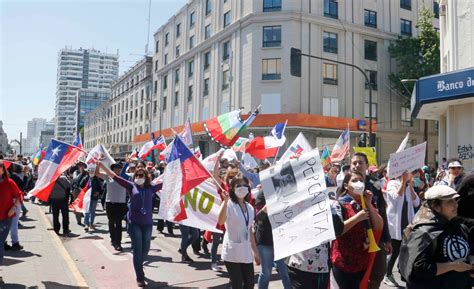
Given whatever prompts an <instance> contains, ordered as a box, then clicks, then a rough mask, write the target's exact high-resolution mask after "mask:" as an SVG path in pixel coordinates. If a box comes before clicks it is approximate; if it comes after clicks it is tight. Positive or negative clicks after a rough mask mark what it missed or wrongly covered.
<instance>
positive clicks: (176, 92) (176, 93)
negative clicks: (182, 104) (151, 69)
mask: <svg viewBox="0 0 474 289" xmlns="http://www.w3.org/2000/svg"><path fill="white" fill-rule="evenodd" d="M178 104H179V91H175V92H174V106H178Z"/></svg>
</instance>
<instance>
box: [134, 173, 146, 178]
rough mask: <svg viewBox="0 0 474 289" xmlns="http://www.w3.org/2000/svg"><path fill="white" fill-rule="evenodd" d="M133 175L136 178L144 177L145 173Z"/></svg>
mask: <svg viewBox="0 0 474 289" xmlns="http://www.w3.org/2000/svg"><path fill="white" fill-rule="evenodd" d="M135 177H136V178H144V177H145V175H144V174H136V175H135Z"/></svg>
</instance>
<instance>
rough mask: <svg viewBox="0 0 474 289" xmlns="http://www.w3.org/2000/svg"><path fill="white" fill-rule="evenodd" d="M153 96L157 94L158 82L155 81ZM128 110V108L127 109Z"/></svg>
mask: <svg viewBox="0 0 474 289" xmlns="http://www.w3.org/2000/svg"><path fill="white" fill-rule="evenodd" d="M154 92H155V94H157V93H158V80H155V89H154ZM132 103H133V102H132ZM127 109H128V107H127Z"/></svg>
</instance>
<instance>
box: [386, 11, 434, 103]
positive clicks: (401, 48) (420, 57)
mask: <svg viewBox="0 0 474 289" xmlns="http://www.w3.org/2000/svg"><path fill="white" fill-rule="evenodd" d="M433 17H434V14H433V12H432V11H431V10H430V9H428V8H423V9H422V10H421V11H420V17H419V19H418V25H417V27H418V29H419V33H418V37H403V36H400V37H399V38H398V39H397V40H395V41H393V42H392V43H391V44H390V46H389V48H388V51H389V53H390V56H391V57H392V58H395V60H396V62H397V71H396V72H395V73H392V74H390V75H389V79H390V83H391V84H392V88H394V89H395V90H396V91H397V92H398V93H399V94H400V95H402V96H403V99H402V102H403V103H404V104H407V103H409V100H410V97H411V91H412V90H413V87H414V85H415V83H414V82H406V83H402V82H401V80H402V79H419V78H420V77H423V76H428V75H432V74H437V73H439V72H440V52H439V33H438V32H437V31H436V30H435V29H434V27H433V24H432V22H433Z"/></svg>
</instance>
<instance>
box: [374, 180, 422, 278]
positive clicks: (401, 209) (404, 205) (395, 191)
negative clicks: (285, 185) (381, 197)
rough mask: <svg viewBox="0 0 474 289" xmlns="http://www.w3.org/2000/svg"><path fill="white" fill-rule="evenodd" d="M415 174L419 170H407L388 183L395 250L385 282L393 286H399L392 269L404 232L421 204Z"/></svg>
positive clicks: (389, 214)
mask: <svg viewBox="0 0 474 289" xmlns="http://www.w3.org/2000/svg"><path fill="white" fill-rule="evenodd" d="M414 175H417V171H413V172H411V173H410V172H405V173H404V174H403V175H402V176H401V177H399V178H398V179H393V180H390V181H389V182H388V183H387V198H386V200H387V221H388V229H389V231H390V236H391V238H392V247H393V252H392V254H391V255H390V257H389V258H388V260H387V273H386V275H385V278H384V280H383V282H384V283H385V284H387V285H388V286H392V287H396V286H398V283H397V282H396V280H395V279H394V277H393V275H392V271H393V266H394V265H395V261H396V260H397V258H398V255H399V253H400V245H401V244H402V235H403V233H402V232H403V230H405V228H406V227H407V226H408V224H410V223H411V221H413V217H414V216H415V208H417V207H418V206H420V198H419V197H418V194H417V193H416V191H415V186H416V185H419V183H418V182H417V181H415V178H414ZM418 180H419V178H418Z"/></svg>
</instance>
